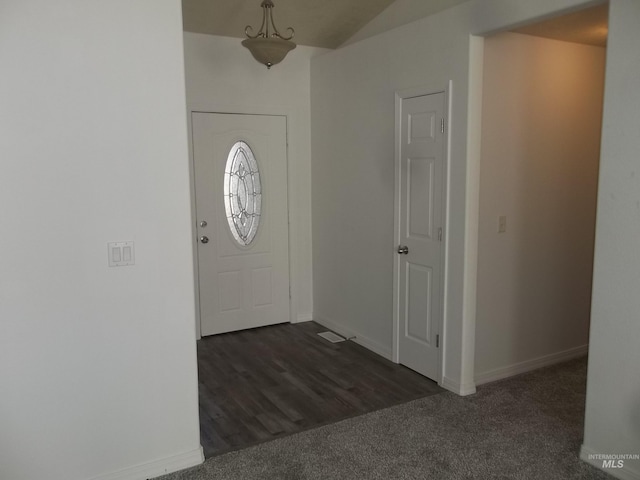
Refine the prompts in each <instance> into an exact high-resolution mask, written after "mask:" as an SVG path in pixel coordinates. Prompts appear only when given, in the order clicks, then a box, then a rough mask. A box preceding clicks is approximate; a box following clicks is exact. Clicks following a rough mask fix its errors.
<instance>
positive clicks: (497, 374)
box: [475, 345, 589, 385]
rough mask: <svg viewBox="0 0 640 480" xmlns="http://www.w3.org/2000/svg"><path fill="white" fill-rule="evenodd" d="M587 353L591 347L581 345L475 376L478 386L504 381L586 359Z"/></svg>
mask: <svg viewBox="0 0 640 480" xmlns="http://www.w3.org/2000/svg"><path fill="white" fill-rule="evenodd" d="M587 353H589V345H581V346H579V347H575V348H570V349H568V350H564V351H562V352H558V353H552V354H550V355H544V356H542V357H538V358H534V359H532V360H526V361H524V362H519V363H514V364H513V365H508V366H506V367H501V368H496V369H494V370H489V371H488V372H483V373H480V374H477V375H476V376H475V380H476V385H482V384H483V383H489V382H495V381H496V380H502V379H503V378H508V377H512V376H514V375H519V374H520V373H525V372H530V371H531V370H537V369H538V368H542V367H548V366H549V365H554V364H556V363H562V362H566V361H568V360H572V359H574V358H578V357H584V356H585V355H587Z"/></svg>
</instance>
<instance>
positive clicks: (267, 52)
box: [242, 37, 296, 68]
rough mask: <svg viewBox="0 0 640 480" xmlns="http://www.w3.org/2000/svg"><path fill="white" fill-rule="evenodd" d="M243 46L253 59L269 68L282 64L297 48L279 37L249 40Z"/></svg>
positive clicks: (244, 41)
mask: <svg viewBox="0 0 640 480" xmlns="http://www.w3.org/2000/svg"><path fill="white" fill-rule="evenodd" d="M242 45H243V46H245V47H247V48H248V49H249V51H250V52H251V55H253V58H255V59H256V60H257V61H258V62H260V63H262V64H263V65H266V66H267V68H271V65H275V64H277V63H280V62H281V61H282V60H284V57H286V56H287V53H289V52H290V51H291V50H293V49H294V48H296V44H295V43H293V42H291V41H289V40H284V39H282V38H279V37H271V38H247V39H246V40H243V41H242Z"/></svg>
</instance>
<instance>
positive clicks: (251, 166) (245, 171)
mask: <svg viewBox="0 0 640 480" xmlns="http://www.w3.org/2000/svg"><path fill="white" fill-rule="evenodd" d="M224 209H225V212H226V215H227V222H228V223H229V229H230V230H231V234H232V235H233V238H235V239H236V241H237V242H238V243H239V244H240V245H249V244H250V243H251V242H252V241H253V239H254V238H255V236H256V233H258V226H259V225H260V214H261V212H262V184H261V182H260V171H259V170H258V162H256V158H255V156H254V155H253V151H252V150H251V147H249V145H248V144H247V143H246V142H242V141H241V142H236V143H235V144H234V145H233V147H231V150H230V151H229V155H228V156H227V165H226V167H225V169H224Z"/></svg>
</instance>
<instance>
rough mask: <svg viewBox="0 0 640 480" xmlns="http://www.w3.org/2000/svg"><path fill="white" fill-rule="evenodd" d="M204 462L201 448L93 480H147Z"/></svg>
mask: <svg viewBox="0 0 640 480" xmlns="http://www.w3.org/2000/svg"><path fill="white" fill-rule="evenodd" d="M202 462H204V453H203V451H202V447H200V448H198V449H196V450H192V451H190V452H186V453H181V454H179V455H174V456H172V457H167V458H163V459H160V460H155V461H153V462H149V463H145V464H143V465H136V466H133V467H129V468H125V469H123V470H119V471H117V472H113V473H108V474H106V475H100V476H98V477H94V478H93V479H92V480H146V479H149V478H155V477H159V476H161V475H167V474H168V473H173V472H177V471H178V470H184V469H185V468H189V467H195V466H196V465H200V464H201V463H202Z"/></svg>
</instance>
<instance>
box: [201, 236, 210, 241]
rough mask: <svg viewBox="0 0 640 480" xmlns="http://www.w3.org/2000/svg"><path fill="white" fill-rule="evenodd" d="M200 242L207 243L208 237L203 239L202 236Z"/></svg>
mask: <svg viewBox="0 0 640 480" xmlns="http://www.w3.org/2000/svg"><path fill="white" fill-rule="evenodd" d="M200 241H201V242H202V243H209V237H205V236H204V235H203V236H202V237H200Z"/></svg>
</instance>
